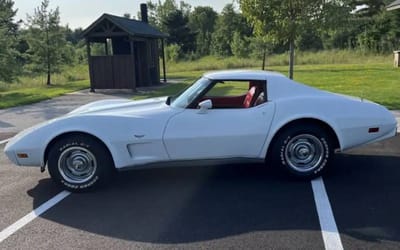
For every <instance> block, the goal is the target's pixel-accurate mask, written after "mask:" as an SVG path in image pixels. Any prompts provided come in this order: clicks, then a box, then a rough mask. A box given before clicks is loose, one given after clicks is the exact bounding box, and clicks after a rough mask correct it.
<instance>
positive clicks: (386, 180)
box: [0, 93, 400, 249]
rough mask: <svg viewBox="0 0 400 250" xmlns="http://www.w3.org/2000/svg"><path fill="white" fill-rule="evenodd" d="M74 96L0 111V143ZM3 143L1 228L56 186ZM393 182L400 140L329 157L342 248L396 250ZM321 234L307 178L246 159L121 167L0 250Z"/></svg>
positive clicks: (399, 222) (284, 239) (267, 243)
mask: <svg viewBox="0 0 400 250" xmlns="http://www.w3.org/2000/svg"><path fill="white" fill-rule="evenodd" d="M82 95H83V94H82V93H75V94H73V95H72V96H70V97H69V98H70V99H72V100H74V101H72V102H71V103H72V104H71V103H70V104H69V106H68V105H67V104H66V103H67V102H66V99H63V98H65V97H63V98H61V101H60V102H55V103H54V100H53V103H52V105H54V106H53V107H59V108H64V109H63V110H61V111H60V110H59V109H57V108H54V109H52V108H50V109H46V107H47V106H48V105H49V104H51V102H50V103H46V102H45V103H44V104H43V103H40V104H37V105H39V106H33V107H29V106H26V107H21V108H19V109H18V108H15V109H12V110H3V111H1V112H0V117H1V121H2V122H0V142H2V141H4V140H5V139H7V138H9V137H10V136H12V135H13V134H15V132H18V131H19V130H21V129H23V128H24V127H27V126H30V125H32V124H35V123H37V122H40V121H43V120H46V119H48V118H50V117H54V116H58V115H60V114H62V113H65V112H68V111H70V110H72V109H73V108H75V107H76V106H79V105H81V104H83V103H82V102H84V103H85V102H88V101H91V100H92V99H90V98H92V97H90V98H89V99H87V100H80V98H83V96H82ZM113 97H114V96H113V95H108V94H99V96H95V97H93V98H95V99H104V98H113ZM85 98H86V97H85ZM79 100H80V101H79ZM42 109H43V110H42ZM35 110H36V111H35ZM52 110H53V111H52ZM28 114H29V115H28ZM4 117H6V118H7V119H9V120H7V122H5V121H6V120H5V118H4ZM23 117H26V118H23ZM3 149H4V144H1V145H0V234H1V232H3V231H4V229H6V228H7V227H9V226H10V225H13V223H15V222H16V221H18V220H19V219H20V218H22V217H24V216H25V215H27V214H28V213H30V212H31V211H33V210H34V209H37V208H38V207H39V206H41V205H42V204H43V203H46V202H47V201H48V200H49V199H51V198H52V197H54V196H55V195H57V194H58V193H60V192H61V189H59V188H58V187H57V186H55V185H54V183H53V182H52V181H51V180H50V177H49V175H48V173H47V172H45V173H40V171H39V169H38V168H18V167H15V166H14V165H12V164H11V163H10V162H9V160H8V159H6V156H5V155H4V153H3ZM399 178H400V137H396V138H394V139H390V140H387V141H384V142H381V143H375V144H372V145H369V146H365V147H362V148H358V149H356V150H352V151H349V152H346V153H344V154H340V155H337V157H336V159H335V162H334V164H333V168H332V170H331V171H330V173H328V175H327V176H326V177H324V179H323V180H324V182H323V183H324V184H325V188H326V191H327V195H328V197H329V201H330V205H331V208H332V213H333V216H334V218H333V219H334V223H336V225H337V229H338V232H339V235H340V240H341V242H342V244H343V247H344V249H367V248H368V249H369V248H372V249H399V248H400V219H398V216H397V211H399V210H400V201H399V199H398V194H399V193H400V184H399V181H398V180H399ZM325 208H326V207H325ZM323 219H326V218H323ZM328 233H332V232H328ZM322 235H323V232H321V224H320V218H319V217H318V213H317V208H316V201H315V197H314V194H313V189H312V185H311V183H310V182H304V181H293V180H288V179H287V178H285V177H284V176H282V175H281V174H279V173H277V172H276V171H274V170H272V169H268V168H265V166H264V165H254V164H252V165H234V166H209V167H200V168H199V167H197V168H195V167H187V168H165V169H149V170H136V171H130V172H122V173H120V174H119V175H118V176H117V177H116V179H115V180H114V181H113V183H111V185H110V186H108V187H106V188H102V189H100V190H98V191H95V192H91V193H83V194H71V195H69V196H68V197H66V198H65V199H63V200H62V201H60V202H59V203H57V204H56V205H55V206H54V207H52V208H50V209H49V210H47V211H46V212H45V213H43V214H41V215H40V216H39V217H38V218H36V219H34V220H33V221H31V222H30V223H27V224H26V225H25V226H23V227H21V228H20V229H18V230H16V232H15V233H14V234H12V235H11V236H9V237H8V238H6V239H5V240H4V241H0V249H32V248H34V249H56V248H63V249H79V248H84V249H87V248H89V249H119V248H122V249H132V248H163V249H165V248H168V249H169V248H171V249H176V248H181V249H187V248H196V249H198V248H212V249H214V248H234V249H239V248H240V249H242V248H247V249H255V248H257V249H260V248H274V249H275V248H278V249H288V248H289V249H293V248H296V249H298V248H301V249H324V248H325V247H326V242H324V239H323V237H322Z"/></svg>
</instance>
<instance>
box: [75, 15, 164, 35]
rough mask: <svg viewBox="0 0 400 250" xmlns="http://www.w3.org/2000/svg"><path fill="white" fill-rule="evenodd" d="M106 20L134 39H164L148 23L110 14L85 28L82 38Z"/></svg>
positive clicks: (160, 33)
mask: <svg viewBox="0 0 400 250" xmlns="http://www.w3.org/2000/svg"><path fill="white" fill-rule="evenodd" d="M104 20H108V21H110V22H112V23H113V24H114V25H116V26H117V27H118V28H120V29H121V30H123V31H125V32H126V33H127V34H128V35H131V36H136V37H151V38H165V37H167V35H166V34H164V33H162V32H161V31H159V30H158V29H156V28H154V27H153V26H151V25H150V24H148V23H145V22H142V21H138V20H134V19H130V18H126V17H119V16H114V15H110V14H106V13H105V14H103V15H102V16H101V17H99V18H98V19H97V20H96V21H95V22H93V23H92V24H91V25H90V26H89V27H87V28H86V29H85V30H84V31H83V32H82V36H83V37H87V36H88V35H89V34H90V32H91V31H92V30H93V29H95V28H96V26H97V25H99V24H100V23H101V22H102V21H104Z"/></svg>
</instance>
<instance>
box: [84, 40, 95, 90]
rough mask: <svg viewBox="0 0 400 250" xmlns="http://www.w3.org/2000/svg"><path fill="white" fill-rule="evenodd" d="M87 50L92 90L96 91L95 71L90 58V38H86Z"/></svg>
mask: <svg viewBox="0 0 400 250" xmlns="http://www.w3.org/2000/svg"><path fill="white" fill-rule="evenodd" d="M86 52H87V60H88V65H89V78H90V92H93V93H94V92H95V90H94V86H93V72H92V65H91V63H92V62H91V60H90V56H91V55H90V54H91V52H90V41H89V39H86Z"/></svg>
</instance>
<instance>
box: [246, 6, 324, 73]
mask: <svg viewBox="0 0 400 250" xmlns="http://www.w3.org/2000/svg"><path fill="white" fill-rule="evenodd" d="M239 3H240V8H241V10H242V12H243V15H244V16H246V18H248V20H249V21H250V22H251V23H253V24H254V27H255V29H256V32H257V34H258V35H260V36H264V35H272V36H273V37H275V38H276V39H277V40H280V41H282V42H287V43H288V44H289V51H290V56H289V77H290V78H293V67H294V49H295V40H296V38H297V37H298V35H299V33H300V31H301V30H302V29H303V27H307V26H312V25H316V24H318V23H319V21H320V18H321V13H323V8H322V7H323V4H322V1H320V0H239Z"/></svg>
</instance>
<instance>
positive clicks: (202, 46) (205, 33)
mask: <svg viewBox="0 0 400 250" xmlns="http://www.w3.org/2000/svg"><path fill="white" fill-rule="evenodd" d="M217 17H218V13H217V12H215V11H214V9H213V8H211V7H208V6H206V7H203V6H198V7H195V8H194V10H193V11H192V12H191V13H190V15H189V27H190V29H191V30H192V31H193V32H194V33H195V34H196V52H197V54H198V55H200V56H204V55H208V54H210V47H211V35H212V33H213V32H214V27H215V23H216V21H217Z"/></svg>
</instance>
